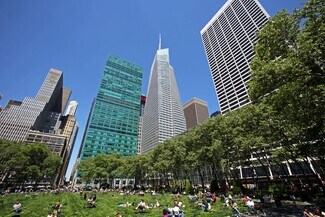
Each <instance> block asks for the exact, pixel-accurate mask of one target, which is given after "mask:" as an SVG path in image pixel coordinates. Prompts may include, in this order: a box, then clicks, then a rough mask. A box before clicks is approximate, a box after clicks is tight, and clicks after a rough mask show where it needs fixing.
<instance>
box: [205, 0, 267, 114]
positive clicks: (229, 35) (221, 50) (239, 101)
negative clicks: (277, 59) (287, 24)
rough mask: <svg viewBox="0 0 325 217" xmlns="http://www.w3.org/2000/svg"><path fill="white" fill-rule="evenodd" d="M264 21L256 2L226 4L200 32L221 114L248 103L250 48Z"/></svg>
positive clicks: (241, 0)
mask: <svg viewBox="0 0 325 217" xmlns="http://www.w3.org/2000/svg"><path fill="white" fill-rule="evenodd" d="M268 18H269V14H268V13H267V12H266V11H265V9H264V8H263V7H262V5H261V4H260V3H259V1H258V0H228V1H227V2H226V3H225V5H224V6H223V7H222V8H221V9H220V10H219V11H218V12H217V13H216V14H215V15H214V17H213V18H212V19H211V20H210V21H209V22H208V23H207V24H206V25H205V27H204V28H203V29H202V30H201V37H202V41H203V45H204V49H205V53H206V56H207V59H208V63H209V66H210V71H211V74H212V79H213V83H214V87H215V90H216V93H217V96H218V100H219V105H220V111H221V113H222V114H224V113H226V112H228V111H231V110H236V109H238V108H240V107H243V106H245V105H247V104H249V103H250V100H249V98H248V92H247V90H248V87H247V85H246V84H247V82H248V81H249V79H250V66H249V64H250V61H251V60H252V58H253V57H254V52H253V50H252V48H253V45H254V44H255V43H256V41H257V37H256V33H257V32H258V31H259V30H260V29H261V28H262V27H263V25H264V24H265V23H266V22H267V20H268Z"/></svg>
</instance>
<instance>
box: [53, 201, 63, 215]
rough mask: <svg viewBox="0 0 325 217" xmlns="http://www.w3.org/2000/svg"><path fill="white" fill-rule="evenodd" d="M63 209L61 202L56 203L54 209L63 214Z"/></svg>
mask: <svg viewBox="0 0 325 217" xmlns="http://www.w3.org/2000/svg"><path fill="white" fill-rule="evenodd" d="M61 207H62V204H61V201H60V200H58V201H57V202H56V203H55V205H54V207H53V209H54V210H56V211H57V212H61Z"/></svg>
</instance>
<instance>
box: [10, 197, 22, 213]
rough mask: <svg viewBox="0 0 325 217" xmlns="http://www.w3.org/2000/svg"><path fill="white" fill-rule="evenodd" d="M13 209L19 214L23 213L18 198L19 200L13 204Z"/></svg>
mask: <svg viewBox="0 0 325 217" xmlns="http://www.w3.org/2000/svg"><path fill="white" fill-rule="evenodd" d="M12 210H13V211H14V212H15V213H17V214H19V213H21V211H22V208H21V203H20V202H19V201H18V200H17V202H16V203H15V204H14V205H13V206H12Z"/></svg>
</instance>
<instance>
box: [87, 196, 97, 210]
mask: <svg viewBox="0 0 325 217" xmlns="http://www.w3.org/2000/svg"><path fill="white" fill-rule="evenodd" d="M87 204H88V207H89V208H95V207H96V202H95V201H94V199H93V198H92V197H89V198H88V200H87Z"/></svg>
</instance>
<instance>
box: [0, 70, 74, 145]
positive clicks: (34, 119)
mask: <svg viewBox="0 0 325 217" xmlns="http://www.w3.org/2000/svg"><path fill="white" fill-rule="evenodd" d="M62 77H63V76H62V72H61V71H59V70H56V69H50V71H49V73H48V75H47V77H46V79H45V80H44V82H43V84H42V86H41V88H40V90H39V91H38V94H37V96H36V97H35V98H31V97H26V98H25V99H24V101H23V102H19V103H14V102H13V101H10V102H9V103H8V105H7V106H6V108H5V109H4V110H2V111H1V113H0V138H2V139H8V140H12V141H24V140H25V139H26V136H27V134H28V131H29V130H30V129H34V130H38V131H50V130H54V128H55V125H56V121H57V120H55V117H58V116H59V115H58V114H57V113H58V112H61V110H60V109H54V108H57V107H58V104H61V105H63V104H64V102H63V101H62V100H61V99H62V96H63V90H64V89H63V78H62ZM68 92H69V93H68V94H66V98H67V97H68V96H70V93H71V91H68Z"/></svg>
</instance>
